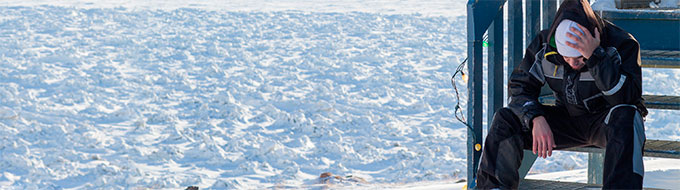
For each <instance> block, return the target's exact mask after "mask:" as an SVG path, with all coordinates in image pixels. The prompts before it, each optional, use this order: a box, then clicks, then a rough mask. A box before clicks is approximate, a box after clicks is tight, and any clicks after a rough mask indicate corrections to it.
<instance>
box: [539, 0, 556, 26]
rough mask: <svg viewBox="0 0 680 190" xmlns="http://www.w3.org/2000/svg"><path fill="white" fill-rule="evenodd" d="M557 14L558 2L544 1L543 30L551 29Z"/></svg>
mask: <svg viewBox="0 0 680 190" xmlns="http://www.w3.org/2000/svg"><path fill="white" fill-rule="evenodd" d="M555 12H557V0H543V26H542V27H541V28H542V29H548V28H550V25H551V24H552V22H553V19H555Z"/></svg>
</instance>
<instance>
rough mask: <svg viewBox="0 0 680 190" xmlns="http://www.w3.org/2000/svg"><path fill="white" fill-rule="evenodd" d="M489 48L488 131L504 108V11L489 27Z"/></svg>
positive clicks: (500, 12) (497, 15)
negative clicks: (496, 115)
mask: <svg viewBox="0 0 680 190" xmlns="http://www.w3.org/2000/svg"><path fill="white" fill-rule="evenodd" d="M488 34H489V43H488V44H489V48H488V53H487V55H488V59H487V63H488V67H489V70H488V71H487V73H486V74H487V78H488V79H487V80H488V83H487V85H488V88H487V97H488V98H489V101H488V104H487V105H488V106H489V108H488V110H487V112H486V113H487V116H488V117H487V123H486V124H487V129H488V128H489V126H491V121H493V115H494V114H495V113H496V111H498V109H500V108H501V107H503V97H504V96H503V9H501V10H500V11H499V12H498V13H496V18H494V20H493V24H491V27H489V30H488Z"/></svg>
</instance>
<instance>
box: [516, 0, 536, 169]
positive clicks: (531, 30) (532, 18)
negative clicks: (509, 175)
mask: <svg viewBox="0 0 680 190" xmlns="http://www.w3.org/2000/svg"><path fill="white" fill-rule="evenodd" d="M516 1H517V2H516V3H513V4H512V5H510V6H509V8H508V11H509V12H508V14H512V16H511V17H515V18H517V19H518V20H519V21H517V22H515V23H512V21H510V22H511V24H510V25H508V26H511V28H510V29H509V32H512V33H514V35H510V34H508V36H511V37H509V39H508V44H513V43H514V44H513V48H512V49H510V55H511V59H508V60H512V61H511V62H513V64H514V65H513V66H514V67H517V66H518V65H519V64H520V63H521V61H522V59H523V58H524V49H525V48H526V47H527V46H529V44H530V43H531V40H533V39H534V37H535V36H536V33H538V31H539V25H540V18H541V17H540V14H539V13H540V1H539V0H526V10H527V11H526V23H527V24H526V33H525V34H526V41H525V42H526V44H524V45H522V35H521V34H522V30H523V29H525V28H524V26H525V25H523V24H522V20H521V17H522V1H521V0H516ZM513 5H514V6H513ZM512 36H516V37H514V38H513V37H512ZM511 41H512V42H511ZM508 76H509V75H508ZM536 158H538V156H537V155H535V154H534V153H533V152H531V151H528V150H524V157H523V158H522V164H521V166H520V168H519V177H520V179H524V177H525V176H526V175H527V174H528V173H529V170H531V166H532V165H534V162H536Z"/></svg>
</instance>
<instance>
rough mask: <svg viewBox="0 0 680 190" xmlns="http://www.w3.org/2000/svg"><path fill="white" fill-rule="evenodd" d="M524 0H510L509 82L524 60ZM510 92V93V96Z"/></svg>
mask: <svg viewBox="0 0 680 190" xmlns="http://www.w3.org/2000/svg"><path fill="white" fill-rule="evenodd" d="M522 12H524V11H522V0H509V1H508V71H507V72H508V82H509V81H510V79H509V77H510V75H511V74H512V71H513V70H514V69H515V67H517V66H518V65H519V64H520V63H521V62H522V57H523V55H524V45H523V44H524V33H522V30H523V29H524V16H523V14H522ZM509 97H510V94H508V98H509Z"/></svg>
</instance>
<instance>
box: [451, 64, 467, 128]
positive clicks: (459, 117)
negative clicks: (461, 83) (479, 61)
mask: <svg viewBox="0 0 680 190" xmlns="http://www.w3.org/2000/svg"><path fill="white" fill-rule="evenodd" d="M467 60H468V58H465V60H463V62H462V63H460V65H458V68H456V72H454V73H453V76H451V85H452V86H453V91H454V92H455V93H456V106H455V107H454V110H453V115H454V116H456V119H457V120H458V121H460V122H461V123H463V125H465V126H467V127H468V129H470V130H472V128H471V127H470V125H468V123H467V122H466V119H465V116H464V115H463V111H462V109H461V107H460V95H459V94H460V93H459V92H458V87H457V86H456V75H458V73H460V74H461V75H462V77H463V80H465V78H466V77H467V75H465V72H464V71H463V69H464V68H465V63H466V62H467Z"/></svg>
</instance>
